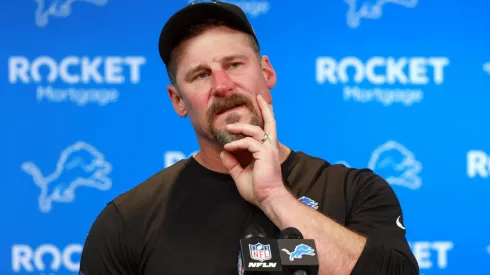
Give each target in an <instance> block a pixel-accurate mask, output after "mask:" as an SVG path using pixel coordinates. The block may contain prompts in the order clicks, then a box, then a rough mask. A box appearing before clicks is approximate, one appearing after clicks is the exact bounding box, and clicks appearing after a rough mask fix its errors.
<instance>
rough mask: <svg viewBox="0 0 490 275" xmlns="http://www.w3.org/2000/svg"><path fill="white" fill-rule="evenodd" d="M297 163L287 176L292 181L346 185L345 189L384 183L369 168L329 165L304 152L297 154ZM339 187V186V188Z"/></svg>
mask: <svg viewBox="0 0 490 275" xmlns="http://www.w3.org/2000/svg"><path fill="white" fill-rule="evenodd" d="M297 155H298V161H297V162H296V165H295V166H294V168H293V169H292V170H291V173H290V175H289V177H290V178H293V181H294V180H296V181H300V179H301V180H302V181H303V182H315V181H318V180H322V181H324V183H325V184H327V183H328V184H329V185H341V186H344V185H347V187H351V188H354V187H359V185H362V184H364V183H366V182H369V181H371V180H373V179H376V180H381V181H384V180H383V179H382V178H381V177H380V176H379V175H377V174H376V173H375V172H374V171H372V170H371V169H369V168H354V167H348V166H346V165H344V164H342V163H331V162H329V161H327V160H326V159H323V158H321V157H317V156H313V155H310V154H307V153H304V152H297ZM339 187H340V186H339Z"/></svg>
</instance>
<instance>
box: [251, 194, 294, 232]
mask: <svg viewBox="0 0 490 275" xmlns="http://www.w3.org/2000/svg"><path fill="white" fill-rule="evenodd" d="M296 201H297V199H296V198H295V196H294V195H293V194H292V193H291V192H290V191H289V190H288V189H287V188H286V187H281V188H278V189H277V190H274V192H271V195H270V196H269V197H267V198H266V199H264V200H263V201H262V202H261V203H260V205H259V208H260V209H262V211H263V212H264V213H265V214H266V215H267V216H268V217H269V218H270V219H271V220H272V221H273V222H274V223H275V224H276V225H278V224H277V223H279V221H278V218H279V217H277V215H278V214H279V213H278V210H277V208H278V207H279V208H281V207H282V206H283V205H285V204H287V205H291V202H293V203H294V202H296ZM278 226H279V225H278Z"/></svg>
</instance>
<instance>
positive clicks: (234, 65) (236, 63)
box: [230, 62, 241, 68]
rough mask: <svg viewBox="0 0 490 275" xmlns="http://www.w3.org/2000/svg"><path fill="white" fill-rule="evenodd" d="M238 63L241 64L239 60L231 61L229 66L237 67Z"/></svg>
mask: <svg viewBox="0 0 490 275" xmlns="http://www.w3.org/2000/svg"><path fill="white" fill-rule="evenodd" d="M240 64H241V63H240V62H233V63H231V64H230V66H231V67H233V68H236V67H238V66H239V65H240Z"/></svg>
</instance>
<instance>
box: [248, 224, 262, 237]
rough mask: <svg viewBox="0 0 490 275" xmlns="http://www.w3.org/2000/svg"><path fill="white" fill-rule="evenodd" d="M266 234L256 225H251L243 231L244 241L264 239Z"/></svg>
mask: <svg viewBox="0 0 490 275" xmlns="http://www.w3.org/2000/svg"><path fill="white" fill-rule="evenodd" d="M265 237H266V234H265V232H264V229H262V227H260V226H259V225H257V224H251V225H250V226H249V227H247V229H246V230H245V237H244V239H250V238H262V239H265Z"/></svg>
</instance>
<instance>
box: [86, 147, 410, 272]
mask: <svg viewBox="0 0 490 275" xmlns="http://www.w3.org/2000/svg"><path fill="white" fill-rule="evenodd" d="M282 173H283V178H284V182H285V184H286V185H287V186H288V188H289V189H290V190H291V192H292V193H293V194H294V195H295V196H296V197H297V198H301V197H303V196H305V197H307V198H309V199H311V200H312V201H315V202H317V203H318V205H317V206H316V207H317V211H320V212H322V213H323V214H324V215H326V216H328V217H330V218H331V219H333V220H335V221H336V222H338V223H340V224H342V225H344V226H345V227H347V228H349V229H350V230H353V231H355V232H358V233H359V234H361V235H363V236H366V237H367V239H368V241H367V243H366V246H365V248H364V251H363V253H362V255H361V257H360V259H359V260H358V262H357V264H356V266H355V267H354V270H353V272H352V274H418V265H417V262H416V260H415V258H414V256H413V254H412V252H411V251H410V248H409V246H408V243H407V241H406V239H405V233H406V231H405V230H404V229H402V228H401V227H400V226H399V225H400V224H399V223H397V222H396V221H397V220H398V221H401V222H402V221H403V219H402V218H401V216H402V211H401V207H400V204H399V202H398V199H397V197H396V195H395V193H394V192H393V190H392V189H391V187H390V186H389V185H388V183H387V182H386V181H385V180H383V179H382V178H381V177H379V176H377V175H376V174H374V173H373V172H372V171H371V170H368V169H352V168H347V167H345V166H343V165H340V164H336V165H331V164H329V163H328V162H326V161H324V160H322V159H319V158H315V157H311V156H309V155H307V154H305V153H302V152H294V151H293V152H292V153H291V154H290V155H289V156H288V158H287V160H286V161H285V162H284V163H283V164H282ZM251 222H253V223H259V224H260V225H261V226H262V227H263V228H264V230H265V231H266V233H267V235H268V236H271V237H274V236H277V234H278V233H279V230H278V228H276V227H275V225H274V224H273V223H272V222H270V221H269V219H268V218H267V217H266V216H265V215H264V214H263V213H262V212H261V211H260V210H259V209H258V208H256V207H255V206H253V205H251V204H250V203H248V202H246V201H245V200H244V199H242V197H241V196H240V194H239V193H238V191H237V188H236V186H235V183H234V182H233V179H232V178H231V177H230V176H229V175H227V174H221V173H216V172H213V171H210V170H208V169H206V168H204V167H203V166H201V165H200V164H199V163H198V162H197V161H196V160H195V159H194V158H192V157H191V158H188V159H185V160H181V161H179V162H178V163H176V164H174V165H172V166H171V167H168V168H165V169H163V170H162V171H160V172H159V173H157V174H155V175H154V176H152V177H150V178H149V179H147V180H146V181H144V182H143V183H141V184H139V185H138V186H136V187H134V188H133V189H131V190H129V191H128V192H126V193H124V194H122V195H120V196H118V197H117V198H115V199H114V200H113V201H111V202H110V203H108V204H107V206H106V207H105V208H104V209H103V211H102V212H101V213H100V214H99V216H98V217H97V219H96V220H95V222H94V224H93V225H92V227H91V229H90V232H89V234H88V236H87V239H86V241H85V244H84V248H83V252H82V257H81V263H80V271H81V274H84V275H99V274H100V275H102V274H104V275H109V274H128V275H129V274H134V275H136V274H138V275H174V274H175V275H195V274H199V275H235V274H238V269H237V259H238V256H237V255H238V250H239V240H240V239H241V238H243V234H244V231H245V229H246V227H247V226H248V225H249V224H250V223H251Z"/></svg>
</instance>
